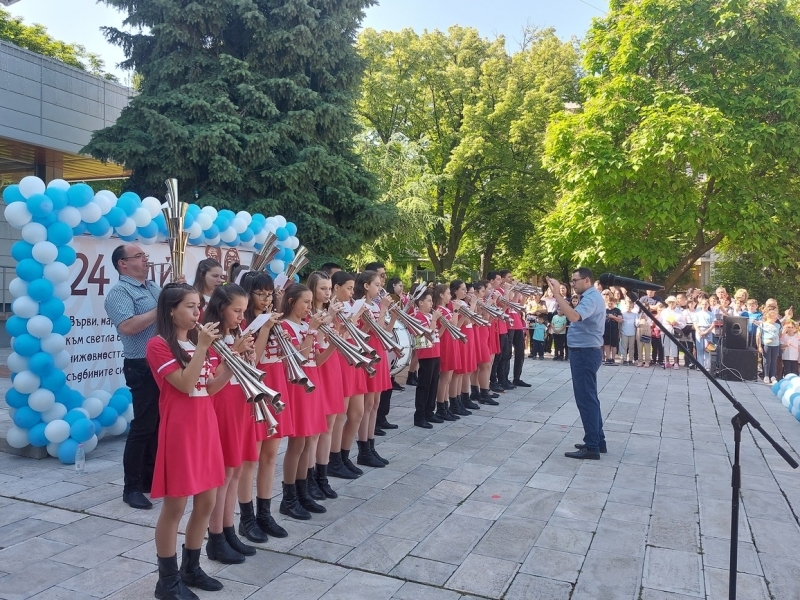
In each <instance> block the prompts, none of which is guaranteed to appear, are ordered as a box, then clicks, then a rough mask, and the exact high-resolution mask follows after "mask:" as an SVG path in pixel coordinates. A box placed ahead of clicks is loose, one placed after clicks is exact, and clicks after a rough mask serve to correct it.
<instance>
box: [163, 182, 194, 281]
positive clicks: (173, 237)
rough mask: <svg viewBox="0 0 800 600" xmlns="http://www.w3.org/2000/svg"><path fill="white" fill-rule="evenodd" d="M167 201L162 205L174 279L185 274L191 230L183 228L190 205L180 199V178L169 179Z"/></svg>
mask: <svg viewBox="0 0 800 600" xmlns="http://www.w3.org/2000/svg"><path fill="white" fill-rule="evenodd" d="M165 184H166V186H167V193H166V198H167V201H166V202H165V203H164V204H163V205H162V206H161V212H162V213H164V218H165V220H166V221H167V230H168V231H169V237H168V241H169V254H170V259H171V260H172V281H175V280H176V279H178V277H180V276H181V275H183V274H184V273H183V263H184V257H185V256H186V243H187V242H188V241H189V232H188V231H186V230H184V228H183V219H184V217H185V216H186V211H187V210H188V209H189V205H188V204H186V202H181V201H180V200H179V199H178V180H177V179H167V181H166V182H165Z"/></svg>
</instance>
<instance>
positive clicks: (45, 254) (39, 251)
mask: <svg viewBox="0 0 800 600" xmlns="http://www.w3.org/2000/svg"><path fill="white" fill-rule="evenodd" d="M33 258H35V259H36V260H37V261H38V262H40V263H42V264H43V265H49V264H50V263H52V262H55V260H56V258H58V248H56V245H55V244H54V243H53V242H47V241H45V242H39V243H37V244H34V245H33Z"/></svg>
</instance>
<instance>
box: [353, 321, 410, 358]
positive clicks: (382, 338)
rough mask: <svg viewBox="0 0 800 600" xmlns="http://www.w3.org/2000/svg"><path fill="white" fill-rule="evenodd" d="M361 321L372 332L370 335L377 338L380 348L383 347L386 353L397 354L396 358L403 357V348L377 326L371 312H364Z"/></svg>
mask: <svg viewBox="0 0 800 600" xmlns="http://www.w3.org/2000/svg"><path fill="white" fill-rule="evenodd" d="M361 319H362V320H363V321H364V323H366V325H367V327H369V328H370V330H372V333H374V334H375V337H377V338H378V341H379V342H380V343H381V346H383V349H384V350H386V351H387V352H394V353H395V354H397V356H402V355H403V347H402V346H401V345H400V344H398V343H397V342H396V341H395V339H394V338H393V337H392V335H391V334H390V333H389V332H388V331H386V330H385V329H384V328H383V327H381V326H380V325H379V324H378V322H377V321H376V320H375V317H374V316H372V313H371V312H369V311H368V310H367V311H364V313H363V314H362V315H361Z"/></svg>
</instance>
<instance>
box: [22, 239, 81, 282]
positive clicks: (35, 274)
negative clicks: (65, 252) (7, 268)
mask: <svg viewBox="0 0 800 600" xmlns="http://www.w3.org/2000/svg"><path fill="white" fill-rule="evenodd" d="M64 247H65V248H66V247H67V246H64ZM73 252H74V251H73ZM17 275H18V276H19V278H20V279H23V280H25V281H33V280H34V279H40V278H41V277H42V275H44V267H43V266H42V265H41V263H39V262H37V261H35V260H34V259H32V258H24V259H22V260H21V261H19V263H17Z"/></svg>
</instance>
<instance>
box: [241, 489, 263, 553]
mask: <svg viewBox="0 0 800 600" xmlns="http://www.w3.org/2000/svg"><path fill="white" fill-rule="evenodd" d="M239 512H240V516H239V535H243V536H244V537H246V538H247V539H248V540H250V541H251V542H255V543H256V544H264V543H266V542H267V541H269V537H267V534H266V533H264V532H263V531H261V528H260V527H259V526H258V523H257V522H256V515H255V513H254V512H253V502H252V500H251V501H250V502H239Z"/></svg>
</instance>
